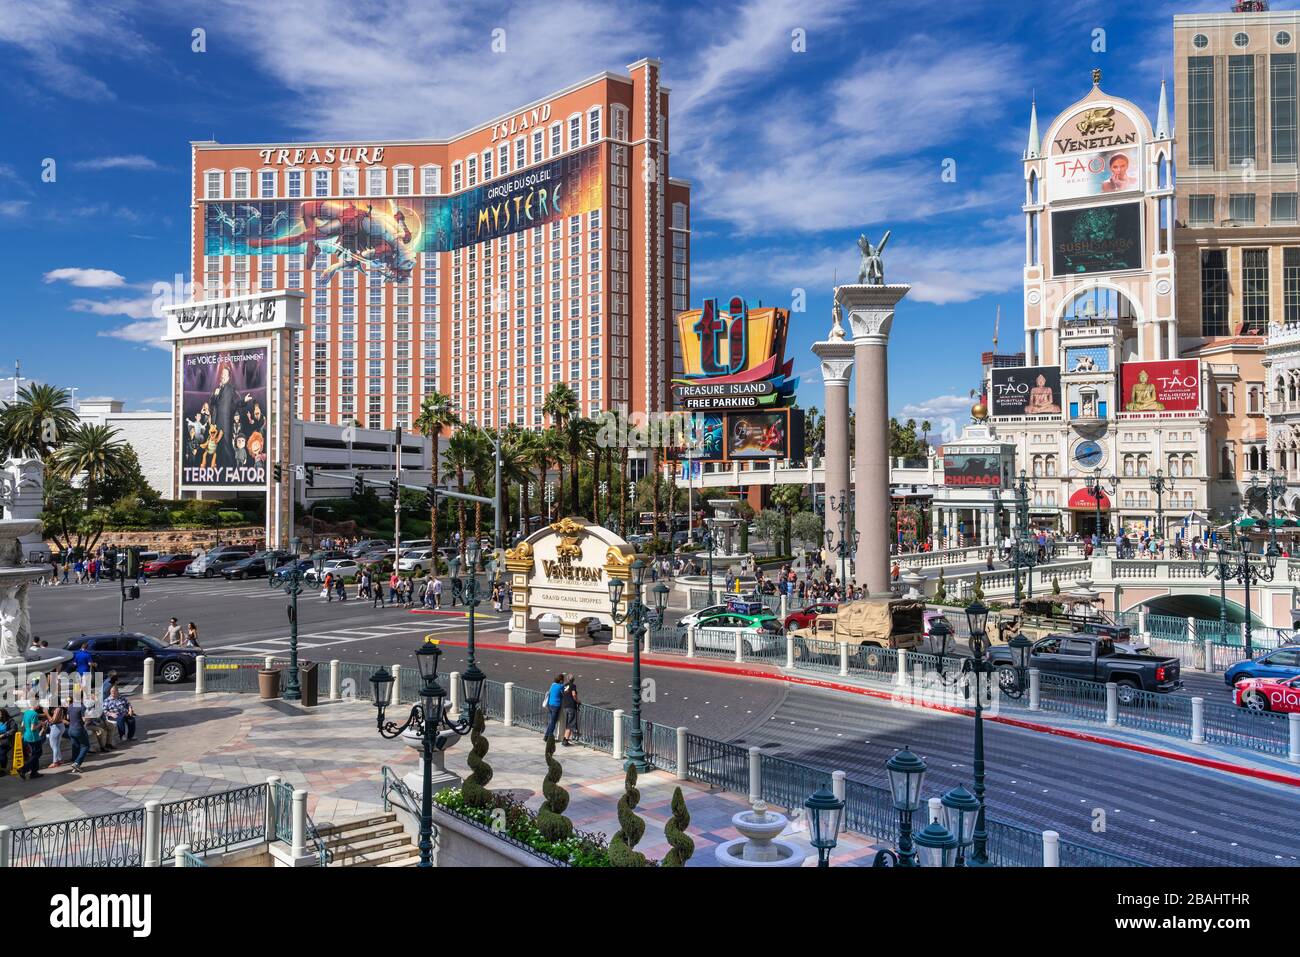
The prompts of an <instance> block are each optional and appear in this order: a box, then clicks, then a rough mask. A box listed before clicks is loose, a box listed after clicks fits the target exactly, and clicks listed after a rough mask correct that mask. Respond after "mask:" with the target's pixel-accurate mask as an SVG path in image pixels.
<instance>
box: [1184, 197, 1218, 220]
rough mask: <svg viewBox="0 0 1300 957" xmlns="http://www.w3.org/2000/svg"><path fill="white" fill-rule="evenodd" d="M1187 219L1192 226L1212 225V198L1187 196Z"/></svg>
mask: <svg viewBox="0 0 1300 957" xmlns="http://www.w3.org/2000/svg"><path fill="white" fill-rule="evenodd" d="M1187 201H1188V211H1187V219H1188V222H1190V223H1191V225H1193V226H1213V225H1214V197H1213V196H1209V195H1202V196H1189V197H1187Z"/></svg>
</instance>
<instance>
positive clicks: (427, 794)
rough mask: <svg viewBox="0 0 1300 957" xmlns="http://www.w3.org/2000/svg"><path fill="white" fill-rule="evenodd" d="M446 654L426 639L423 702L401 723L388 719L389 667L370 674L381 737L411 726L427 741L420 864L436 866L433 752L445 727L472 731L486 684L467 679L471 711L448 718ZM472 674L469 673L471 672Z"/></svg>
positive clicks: (420, 655) (420, 654)
mask: <svg viewBox="0 0 1300 957" xmlns="http://www.w3.org/2000/svg"><path fill="white" fill-rule="evenodd" d="M441 655H442V651H441V650H439V648H438V645H437V643H435V642H433V641H431V640H427V639H426V640H425V643H424V644H423V645H421V646H420V650H419V651H417V652H416V654H415V663H416V665H417V666H418V667H419V669H420V703H419V704H416V705H412V706H411V713H410V715H408V716H407V719H406V721H405V722H404V723H403V724H401V725H398V724H396V723H394V722H392V721H385V720H384V710H385V709H386V708H387V707H388V703H389V701H391V700H392V693H393V676H392V674H390V673H389V671H388V669H387V668H384V667H382V666H381V667H380V669H379V670H378V671H376V672H375V673H374V674H373V675H371V676H370V686H371V688H372V689H373V691H374V701H375V712H376V714H375V729H376V730H377V731H378V732H379V734H380V736H381V737H384V738H388V739H390V740H391V739H393V738H396V737H398V736H399V735H401V734H402V733H403V732H404V731H406V730H407V729H408V728H411V729H414V731H415V732H416V733H417V734H418V735H419V736H420V738H421V741H422V742H423V744H424V788H423V793H422V794H421V795H420V866H421V867H432V866H433V752H434V750H435V749H436V748H438V743H439V742H438V740H437V739H438V736H439V735H438V731H439V729H440V728H441V729H444V730H446V731H448V732H450V733H452V734H455V735H457V736H462V735H465V734H468V733H469V732H470V730H471V728H472V727H473V723H474V712H475V711H476V710H477V708H478V703H479V695H480V694H482V691H483V683H482V681H479V682H478V683H476V684H471V683H470V682H469V681H468V680H467V681H466V682H465V703H466V705H467V706H468V714H467V715H463V716H462V717H461V718H460V720H459V721H456V722H455V723H452V722H450V721H448V720H447V714H446V710H447V705H446V704H444V702H445V700H446V698H447V692H446V691H444V690H443V688H442V686H441V685H440V684H438V658H439V657H440V656H441ZM467 676H468V673H467Z"/></svg>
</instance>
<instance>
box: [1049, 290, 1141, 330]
mask: <svg viewBox="0 0 1300 957" xmlns="http://www.w3.org/2000/svg"><path fill="white" fill-rule="evenodd" d="M1061 317H1062V318H1063V319H1064V320H1065V321H1066V322H1119V321H1121V320H1125V319H1136V318H1137V311H1136V310H1135V309H1134V308H1133V303H1131V302H1129V300H1128V297H1127V296H1125V295H1124V294H1123V293H1121V292H1119V291H1118V290H1115V289H1108V288H1106V287H1103V286H1093V287H1091V288H1089V289H1085V290H1083V291H1082V292H1080V293H1078V294H1077V295H1076V296H1075V297H1074V298H1073V299H1071V300H1070V301H1069V303H1068V304H1067V305H1066V307H1065V309H1064V311H1063V312H1062V313H1061Z"/></svg>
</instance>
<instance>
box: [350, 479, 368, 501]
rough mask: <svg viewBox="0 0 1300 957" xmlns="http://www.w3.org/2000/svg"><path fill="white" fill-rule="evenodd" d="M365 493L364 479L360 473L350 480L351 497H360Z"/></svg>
mask: <svg viewBox="0 0 1300 957" xmlns="http://www.w3.org/2000/svg"><path fill="white" fill-rule="evenodd" d="M365 494H366V480H365V479H364V478H362V477H361V476H360V475H358V476H356V477H355V478H354V479H353V480H352V497H353V498H361V496H363V495H365Z"/></svg>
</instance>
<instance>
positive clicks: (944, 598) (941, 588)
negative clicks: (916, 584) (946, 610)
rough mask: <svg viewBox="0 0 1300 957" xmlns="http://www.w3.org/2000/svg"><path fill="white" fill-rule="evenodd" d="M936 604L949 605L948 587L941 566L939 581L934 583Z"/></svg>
mask: <svg viewBox="0 0 1300 957" xmlns="http://www.w3.org/2000/svg"><path fill="white" fill-rule="evenodd" d="M934 603H935V604H936V605H946V604H947V603H948V586H947V585H946V584H945V583H944V580H943V566H942V565H940V566H939V580H938V581H937V582H935V583H934Z"/></svg>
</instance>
